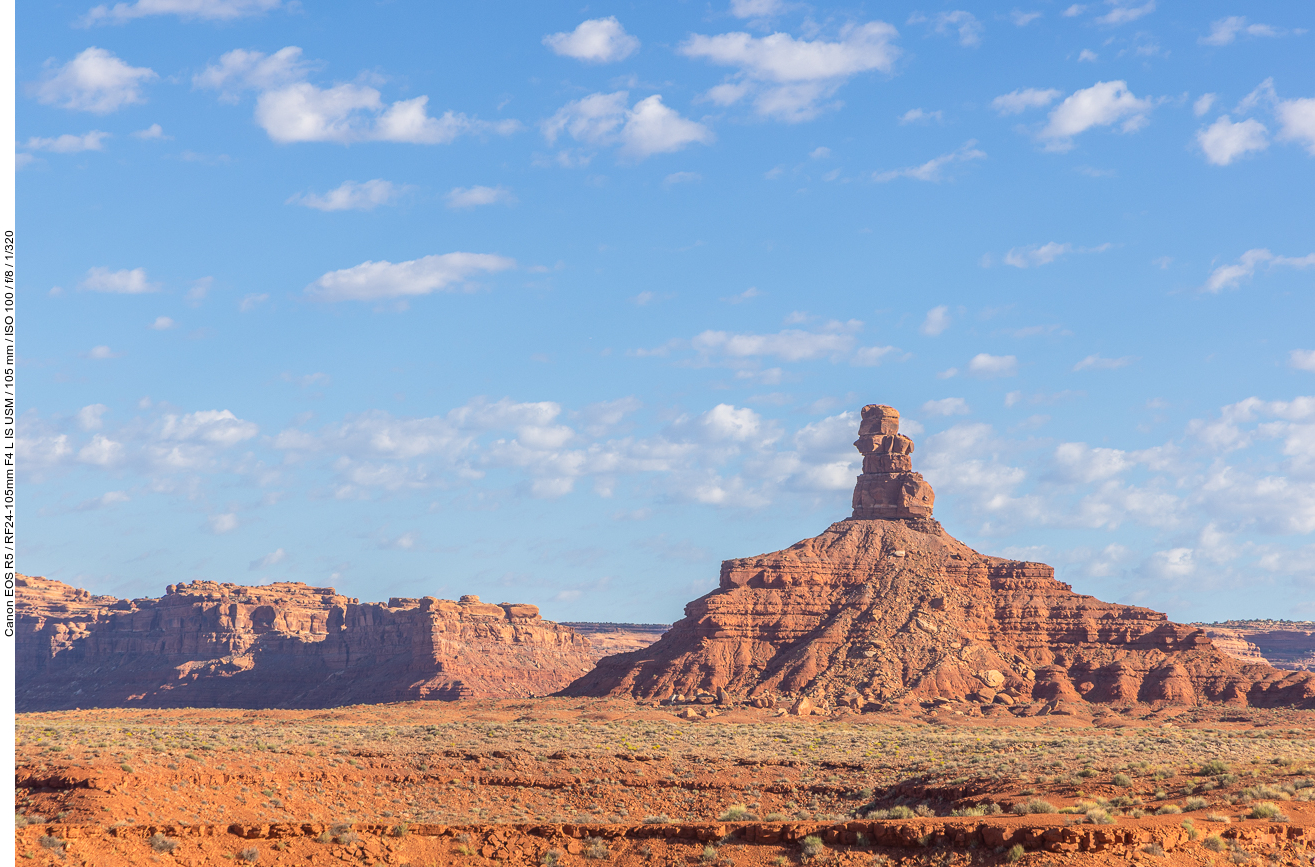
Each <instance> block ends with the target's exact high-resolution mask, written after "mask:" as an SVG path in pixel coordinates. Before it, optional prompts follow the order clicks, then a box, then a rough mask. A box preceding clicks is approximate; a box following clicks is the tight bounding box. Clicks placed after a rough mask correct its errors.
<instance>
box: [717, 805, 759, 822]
mask: <svg viewBox="0 0 1315 867" xmlns="http://www.w3.org/2000/svg"><path fill="white" fill-rule="evenodd" d="M757 818H758V817H757V816H756V815H755V814H754V813H753V812H752V811H751V810H750V809H749V808H748V807H746V806H745V805H744V804H731V805H730V806H729V807H727V808H726V810H725V812H723V813H722V814H721V815H720V816H718V817H717V821H718V822H752V821H753V820H754V819H757Z"/></svg>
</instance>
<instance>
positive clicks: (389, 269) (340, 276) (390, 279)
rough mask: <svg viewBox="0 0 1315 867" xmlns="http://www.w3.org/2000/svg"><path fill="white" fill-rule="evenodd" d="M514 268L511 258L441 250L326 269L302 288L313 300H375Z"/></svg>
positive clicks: (454, 284) (449, 286) (449, 285)
mask: <svg viewBox="0 0 1315 867" xmlns="http://www.w3.org/2000/svg"><path fill="white" fill-rule="evenodd" d="M514 267H516V261H515V260H514V259H508V258H506V257H504V256H495V255H492V254H490V253H445V254H443V255H439V256H425V257H423V258H420V259H412V260H410V261H407V262H398V263H397V264H393V263H392V262H388V261H382V262H362V263H361V264H359V265H356V266H355V267H352V268H344V269H342V270H340V271H330V272H329V273H327V274H325V275H324V276H322V277H320V278H319V279H318V280H316V281H315V282H314V283H311V284H310V285H309V286H307V287H306V294H307V295H308V296H310V297H311V298H313V299H315V300H316V301H379V300H384V299H388V298H408V297H412V296H417V295H428V294H430V293H431V292H442V291H455V290H458V289H460V288H461V287H462V285H463V284H464V283H465V282H466V281H467V280H469V279H470V278H471V277H474V276H476V275H478V274H491V273H497V272H498V271H505V270H507V269H508V268H514Z"/></svg>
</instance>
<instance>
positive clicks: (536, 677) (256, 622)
mask: <svg viewBox="0 0 1315 867" xmlns="http://www.w3.org/2000/svg"><path fill="white" fill-rule="evenodd" d="M17 585H18V587H17V606H16V609H17V610H16V614H17V636H16V654H17V662H16V668H17V690H16V703H17V708H18V710H19V711H37V710H60V709H67V708H75V707H78V708H90V707H239V708H316V707H333V706H338V705H345V704H367V703H378V702H390V701H406V700H413V699H431V700H432V699H437V700H450V699H457V698H472V697H497V698H507V697H519V696H530V695H546V694H548V693H551V692H553V691H555V690H557V689H560V688H561V687H562V686H564V685H565V684H567V683H569V682H570V681H571V680H573V679H574V678H576V677H579V675H580V673H581V672H582V671H587V670H589V669H590V668H591V667H592V666H593V662H594V660H593V656H592V655H591V653H590V649H589V641H588V639H586V638H584V637H583V636H580V635H577V634H576V633H575V632H574V631H572V630H571V629H569V628H567V627H565V626H561V625H560V624H557V623H552V622H549V621H546V620H542V619H540V617H539V609H538V608H537V607H536V606H534V605H520V604H511V603H503V604H499V605H489V604H486V603H482V602H480V601H479V597H477V596H463V597H462V598H461V601H459V602H451V601H448V600H445V599H435V598H433V597H432V596H426V597H424V598H421V599H401V598H393V599H389V600H388V603H387V604H384V603H366V604H362V603H361V602H360V601H359V600H358V599H354V598H350V597H346V596H340V595H338V594H337V593H336V592H334V590H333V589H332V588H329V587H309V586H307V585H305V584H301V583H277V584H268V585H265V586H260V587H245V586H241V585H236V584H218V583H214V582H210V581H195V582H192V583H191V584H179V585H170V586H169V587H168V588H167V592H166V594H165V595H164V596H163V597H161V598H159V599H151V598H145V599H116V598H114V597H112V596H92V595H91V594H90V593H88V592H87V591H86V590H81V589H78V588H74V587H70V586H69V585H67V584H64V583H61V582H59V581H51V580H48V579H45V578H37V577H31V576H23V575H20V576H19V577H18V579H17Z"/></svg>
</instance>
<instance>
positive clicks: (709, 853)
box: [699, 843, 717, 864]
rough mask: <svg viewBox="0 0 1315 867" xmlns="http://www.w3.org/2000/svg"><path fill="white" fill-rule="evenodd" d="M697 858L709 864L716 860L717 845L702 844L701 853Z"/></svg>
mask: <svg viewBox="0 0 1315 867" xmlns="http://www.w3.org/2000/svg"><path fill="white" fill-rule="evenodd" d="M699 860H700V861H702V862H703V863H704V864H711V863H712V862H713V861H716V860H717V847H716V846H714V845H712V844H711V843H709V844H708V845H706V846H704V847H703V854H702V855H700V856H699Z"/></svg>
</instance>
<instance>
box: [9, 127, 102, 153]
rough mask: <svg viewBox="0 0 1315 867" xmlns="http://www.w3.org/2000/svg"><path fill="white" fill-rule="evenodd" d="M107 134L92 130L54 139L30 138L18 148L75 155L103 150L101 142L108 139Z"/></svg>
mask: <svg viewBox="0 0 1315 867" xmlns="http://www.w3.org/2000/svg"><path fill="white" fill-rule="evenodd" d="M110 137H111V136H110V134H109V133H107V132H101V131H100V130H98V129H93V130H92V131H91V132H89V133H85V134H84V135H69V134H67V133H66V134H64V135H61V136H58V137H56V138H30V139H28V140H27V142H26V143H25V144H22V145H20V147H24V148H27V149H28V150H30V151H50V152H52V153H57V154H75V153H80V152H81V151H99V150H104V149H105V148H104V147H103V146H102V144H101V143H102V142H103V141H104V140H105V139H107V138H110Z"/></svg>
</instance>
